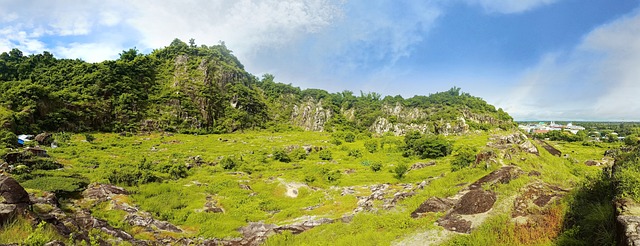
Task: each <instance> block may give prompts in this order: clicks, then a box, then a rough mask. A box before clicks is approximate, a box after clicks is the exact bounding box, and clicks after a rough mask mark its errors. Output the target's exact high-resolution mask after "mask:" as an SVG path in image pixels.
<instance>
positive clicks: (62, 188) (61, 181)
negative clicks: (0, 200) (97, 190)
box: [22, 176, 88, 197]
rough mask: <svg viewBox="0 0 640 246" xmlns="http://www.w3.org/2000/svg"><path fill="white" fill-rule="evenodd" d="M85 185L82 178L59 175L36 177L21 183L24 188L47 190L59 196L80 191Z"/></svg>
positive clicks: (86, 183) (85, 182)
mask: <svg viewBox="0 0 640 246" xmlns="http://www.w3.org/2000/svg"><path fill="white" fill-rule="evenodd" d="M87 185H88V182H87V181H86V180H84V179H80V178H74V177H59V176H44V177H36V178H33V179H31V180H27V181H25V182H23V183H22V186H24V187H25V188H30V189H37V190H44V191H49V192H53V193H55V194H56V195H57V196H61V197H63V196H67V195H70V194H72V193H76V192H80V191H82V190H84V189H85V188H86V187H87Z"/></svg>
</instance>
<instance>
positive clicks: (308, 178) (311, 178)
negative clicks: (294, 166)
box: [304, 175, 316, 183]
mask: <svg viewBox="0 0 640 246" xmlns="http://www.w3.org/2000/svg"><path fill="white" fill-rule="evenodd" d="M314 181H316V176H313V175H306V176H304V182H307V183H313V182H314Z"/></svg>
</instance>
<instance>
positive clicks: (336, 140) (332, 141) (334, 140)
mask: <svg viewBox="0 0 640 246" xmlns="http://www.w3.org/2000/svg"><path fill="white" fill-rule="evenodd" d="M330 143H331V144H333V145H335V146H340V145H342V141H340V140H339V139H335V138H334V139H331V141H330Z"/></svg>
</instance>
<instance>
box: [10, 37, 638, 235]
mask: <svg viewBox="0 0 640 246" xmlns="http://www.w3.org/2000/svg"><path fill="white" fill-rule="evenodd" d="M0 68H2V69H0V89H2V90H3V91H4V92H5V93H3V94H2V95H0V121H1V122H0V123H2V126H3V128H2V130H0V144H2V146H0V147H5V148H6V147H15V144H16V142H17V141H16V133H28V132H39V131H52V132H57V133H55V134H54V135H53V139H54V141H55V143H56V145H57V146H58V147H57V148H49V147H48V146H43V147H44V148H45V149H46V150H48V152H49V154H50V155H51V156H52V158H51V159H47V158H36V157H34V158H32V159H30V160H31V161H29V160H20V161H19V164H20V165H17V166H16V167H15V169H14V171H13V172H14V173H13V175H15V177H16V178H17V179H18V180H19V181H20V182H21V184H22V185H23V186H25V187H26V188H28V189H32V190H42V191H51V192H55V193H56V194H57V195H59V196H61V197H62V198H65V199H62V200H61V203H63V204H64V203H73V202H74V200H73V199H72V196H70V195H72V194H74V193H77V192H79V191H82V190H83V189H84V188H85V187H86V186H87V184H89V183H92V182H100V183H111V184H116V185H119V186H123V187H125V188H126V189H127V190H128V191H129V192H130V194H131V195H129V196H128V197H127V199H130V200H128V201H127V202H130V204H135V205H136V206H138V208H139V209H140V210H142V211H147V212H149V213H150V214H151V216H153V217H154V218H156V219H159V220H165V221H168V222H170V223H173V224H175V225H178V226H179V227H180V228H182V229H184V232H183V233H180V234H179V236H183V237H189V238H199V237H204V238H212V237H215V238H233V237H240V236H241V235H240V233H239V232H238V228H240V227H243V226H246V225H247V224H248V223H249V222H257V221H263V222H264V223H270V224H277V225H288V224H292V223H295V222H300V220H303V219H308V218H327V219H337V221H340V220H339V219H340V218H342V217H343V216H350V215H352V216H353V217H352V220H351V222H349V223H339V222H337V223H332V224H326V225H321V226H318V227H315V228H313V229H311V230H309V231H306V232H304V233H300V234H292V233H289V232H284V233H282V234H277V235H273V236H272V237H270V238H269V239H268V240H267V242H266V244H267V245H300V244H305V245H315V244H326V243H327V242H330V244H334V245H352V244H354V242H370V243H371V244H382V245H388V244H391V243H393V242H397V240H402V239H403V238H405V237H410V236H411V235H413V234H414V233H416V232H417V231H424V230H439V229H438V228H439V227H437V228H436V227H435V226H434V224H435V222H436V221H437V220H438V219H439V218H441V217H442V216H443V214H442V213H428V214H425V215H424V216H422V217H420V218H412V217H411V216H410V215H409V214H410V213H411V211H413V210H415V209H416V208H417V207H419V206H420V205H421V204H422V203H423V202H424V201H425V200H426V199H428V198H431V197H440V198H445V197H451V196H454V195H456V194H457V193H458V192H459V191H460V190H463V189H465V184H470V183H473V182H475V181H477V180H478V179H480V178H481V177H483V176H485V175H487V174H489V173H491V172H492V171H495V170H497V169H498V168H500V166H501V165H500V164H504V165H507V164H511V165H515V166H517V167H518V168H520V169H522V170H523V172H525V173H529V174H534V171H535V172H537V173H538V175H537V176H536V175H520V177H518V178H517V179H514V180H512V181H511V182H509V183H507V184H496V185H492V186H490V187H485V188H487V189H489V190H491V191H492V192H495V193H496V194H497V198H496V199H497V201H496V204H497V205H496V207H495V210H492V212H490V213H488V214H487V217H488V219H487V221H485V223H483V225H482V226H480V227H479V228H477V229H476V230H475V231H474V232H472V233H471V234H470V235H455V236H453V237H452V238H450V240H448V241H447V240H445V241H443V243H444V244H445V245H518V244H525V245H540V244H542V245H547V244H552V243H555V240H557V242H559V243H562V242H566V243H577V244H580V243H585V242H598V243H603V244H606V243H607V242H610V238H611V234H608V233H606V232H605V233H592V232H593V231H596V230H600V229H603V228H604V229H605V230H609V229H610V225H609V224H606V222H605V219H606V218H608V217H609V216H610V212H611V211H610V210H607V207H606V203H605V202H604V201H605V200H607V199H609V198H610V197H608V196H606V195H600V196H592V195H593V194H594V193H601V192H603V191H604V190H605V188H604V187H606V186H607V185H608V183H606V181H600V180H597V179H598V178H592V177H596V175H594V174H595V173H599V172H601V169H602V168H600V167H589V166H586V165H583V164H582V163H584V161H586V160H588V159H595V160H598V159H599V158H601V157H602V154H603V153H604V151H605V150H607V149H609V148H612V147H619V146H620V145H621V143H606V142H602V143H601V142H597V143H595V144H591V142H587V143H589V144H587V145H584V144H581V143H580V142H583V141H584V140H586V138H585V136H586V135H587V134H586V132H583V133H581V134H580V135H579V136H577V137H574V136H572V135H567V134H565V133H563V132H558V133H553V134H552V135H548V136H543V137H549V138H550V139H551V140H552V141H550V142H551V144H552V145H553V146H554V147H556V148H558V149H560V150H561V151H562V152H563V153H571V157H569V158H561V157H556V156H553V155H551V154H549V153H546V152H544V151H543V149H542V148H541V147H540V146H537V147H538V149H539V150H541V153H540V155H539V156H537V155H533V154H530V153H525V152H519V151H517V149H516V148H517V146H507V147H506V148H507V149H506V150H502V149H500V150H495V151H496V152H495V153H500V156H497V157H496V156H493V157H494V158H495V159H496V160H495V162H487V165H486V166H484V168H467V167H469V166H470V165H471V163H473V162H474V161H475V157H476V154H477V152H478V150H479V149H485V148H488V145H487V142H489V137H490V136H493V135H504V134H513V131H512V129H513V128H514V123H513V121H512V119H511V117H510V116H509V115H508V114H507V113H505V112H504V111H503V110H502V109H496V108H495V107H493V106H491V105H489V104H487V103H486V102H485V101H484V100H482V99H480V98H477V97H473V96H471V95H469V94H468V93H464V92H461V89H460V88H457V87H454V88H452V89H450V90H448V91H445V92H438V93H434V94H430V95H428V96H414V97H412V98H408V99H404V98H402V97H401V96H384V97H383V95H381V94H378V93H375V92H370V93H365V92H360V94H359V95H355V94H354V93H353V92H350V91H343V92H337V93H329V92H327V91H323V90H318V89H305V90H301V89H300V88H298V87H294V86H292V85H290V84H289V85H287V84H282V83H278V82H276V81H275V78H274V76H273V75H269V74H265V75H263V76H262V77H261V78H258V77H256V76H254V75H251V74H249V73H247V72H246V71H245V70H244V67H243V65H242V64H241V63H240V62H239V61H238V60H237V58H236V57H235V56H234V55H233V54H232V52H231V51H230V50H228V49H227V48H226V46H225V45H224V43H220V44H218V45H214V46H206V45H201V46H196V45H195V43H193V42H191V43H190V44H186V43H184V42H182V41H180V40H178V39H176V40H174V41H173V42H172V43H171V44H170V45H169V46H167V47H164V48H161V49H158V50H154V51H153V52H152V53H151V54H140V53H139V52H138V51H137V50H135V49H131V50H127V51H123V52H122V53H121V54H120V57H119V59H117V60H115V61H105V62H101V63H86V62H83V61H81V60H67V59H56V58H54V57H53V56H52V55H51V54H50V53H48V52H44V53H43V54H38V55H31V56H24V55H22V53H21V52H20V51H19V50H12V51H11V52H8V53H3V54H2V55H0ZM396 108H397V109H399V111H403V110H405V111H406V109H409V108H410V109H411V110H414V109H415V112H417V113H416V114H415V116H412V117H408V116H406V114H403V113H397V114H396V113H390V112H391V111H395V109H396ZM390 109H394V110H390ZM314 110H315V111H314ZM318 110H326V112H321V113H326V114H324V115H325V116H326V115H331V117H327V118H326V119H325V120H326V123H325V124H324V125H323V126H322V127H323V131H322V132H311V131H302V128H309V127H308V123H309V122H311V121H312V120H310V118H309V117H310V115H316V113H317V112H320V111H318ZM311 111H314V112H311ZM302 115H306V117H307V118H303V119H299V117H303V116H302ZM296 117H298V118H296ZM382 119H385V120H386V122H389V123H390V124H395V126H398V125H399V124H405V125H410V124H419V125H421V127H424V128H423V129H424V131H423V132H409V133H407V134H406V135H405V136H402V137H400V136H395V134H394V133H392V132H387V133H380V132H375V133H372V130H373V129H372V126H375V125H377V124H376V122H378V123H380V122H385V121H383V120H382ZM314 122H315V121H314ZM465 122H466V124H467V125H466V126H465V125H464V124H463V123H465ZM449 124H455V125H457V126H464V127H468V128H469V130H472V131H468V132H467V133H466V134H465V135H462V136H459V135H456V134H452V135H448V136H444V134H446V132H445V131H446V130H447V125H449ZM626 129H630V128H628V127H627V126H626V125H625V126H620V127H619V128H616V130H621V131H622V130H626ZM316 130H318V129H316ZM473 130H483V131H473ZM611 130H612V131H613V129H611ZM632 131H633V130H629V132H625V134H627V135H625V136H633V134H636V136H637V134H640V133H638V132H632ZM211 133H213V134H216V135H212V134H211ZM610 136H613V135H610ZM574 138H575V139H574ZM636 140H637V139H636ZM635 143H636V144H637V141H636V142H635ZM33 144H35V143H33ZM534 144H535V143H534ZM627 145H629V146H632V145H634V142H633V141H632V140H629V141H628V143H627ZM300 146H304V147H300ZM500 151H504V153H502V152H500ZM507 151H508V152H507ZM506 153H508V154H509V155H508V158H507V155H506ZM620 158H621V160H622V161H624V163H625V164H623V168H622V169H620V170H619V171H617V172H614V174H613V176H614V182H618V183H620V184H621V187H623V189H622V191H621V193H620V194H619V195H621V196H624V197H631V198H634V199H636V200H638V197H640V192H638V191H637V187H638V184H640V181H638V180H640V178H638V175H637V174H638V173H640V168H638V166H640V165H638V163H639V161H638V157H637V156H634V155H622V157H620ZM422 159H430V160H429V161H430V162H432V161H433V163H436V162H437V165H429V166H426V167H423V168H416V169H413V170H411V171H410V167H411V166H412V164H416V163H417V162H423V160H422ZM436 159H437V160H436ZM507 160H508V161H507ZM60 167H63V168H60ZM534 180H535V181H540V182H545V183H548V184H553V185H557V186H558V187H567V188H572V187H575V186H576V184H584V185H582V186H580V187H578V188H577V189H576V191H575V192H574V193H570V194H568V195H567V196H566V197H565V198H562V199H561V200H560V201H558V202H557V203H554V204H553V205H552V206H550V207H548V208H547V209H545V210H544V211H542V212H541V214H542V215H543V217H544V219H543V220H542V222H541V223H539V224H536V225H531V224H527V225H517V224H515V223H512V220H511V219H512V218H510V217H509V216H508V215H507V214H509V209H510V204H512V200H511V198H512V197H514V196H516V195H517V194H518V192H519V191H520V190H521V189H522V188H523V187H524V186H525V185H527V184H529V183H531V182H533V181H534ZM423 182H424V183H425V184H427V187H425V188H424V189H421V190H412V191H411V194H412V195H410V196H407V197H405V198H403V199H399V200H398V201H397V204H395V206H396V208H395V209H390V210H386V209H379V210H377V211H376V212H367V211H365V212H359V213H355V214H354V211H356V208H358V206H359V205H361V204H359V197H366V196H369V195H370V194H371V187H373V186H374V185H379V184H385V185H388V186H389V187H390V188H389V189H390V190H388V191H386V193H384V194H382V196H384V197H383V199H380V200H375V201H373V205H374V206H375V207H376V209H377V208H381V207H382V204H380V203H382V202H384V201H387V200H394V199H395V194H404V193H399V192H401V191H404V190H405V189H408V188H406V187H415V184H421V183H423ZM457 184H462V185H457ZM294 189H295V191H294ZM347 191H348V192H347ZM414 191H415V193H413V192H414ZM350 193H353V194H350ZM292 194H294V195H292ZM407 194H408V193H407ZM207 203H213V204H216V206H219V207H220V208H222V209H224V212H222V213H211V212H206V211H204V209H203V207H204V206H205V204H207ZM587 204H592V205H587ZM107 206H108V203H102V204H99V205H97V206H95V207H93V208H91V212H92V214H93V215H94V216H96V217H99V218H100V219H103V220H105V221H108V222H109V224H110V225H112V226H115V227H117V228H120V229H123V230H126V231H128V232H130V233H132V234H134V235H135V234H136V232H140V231H136V229H135V228H133V227H132V226H131V225H128V224H126V223H124V222H123V216H125V213H123V212H122V211H114V210H108V209H107ZM20 223H23V222H20V221H19V220H18V222H15V223H14V224H10V225H8V226H5V227H3V228H2V229H3V230H2V232H0V242H2V243H5V242H6V243H10V242H33V243H34V244H40V243H41V242H44V241H46V240H50V239H51V238H53V237H52V236H51V233H50V232H49V231H47V230H49V229H47V228H49V226H48V225H42V226H40V227H37V228H35V229H34V228H26V227H24V226H23V225H22V224H20ZM597 225H602V226H600V227H598V226H597ZM563 226H564V227H565V228H567V230H565V231H562V228H563ZM9 232H12V233H16V235H19V236H15V237H13V236H12V235H9ZM30 235H31V236H30ZM102 236H103V235H102V234H101V232H100V231H92V232H91V233H90V237H91V238H92V239H93V240H94V241H97V239H99V238H101V237H102ZM7 238H8V239H7ZM596 238H601V240H600V241H597V239H596ZM5 239H6V240H5ZM319 239H322V240H319Z"/></svg>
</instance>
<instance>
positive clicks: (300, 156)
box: [290, 148, 307, 161]
mask: <svg viewBox="0 0 640 246" xmlns="http://www.w3.org/2000/svg"><path fill="white" fill-rule="evenodd" d="M290 155H291V157H293V159H294V160H297V161H299V160H304V159H307V151H306V150H304V149H303V148H295V149H293V151H291V154H290Z"/></svg>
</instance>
